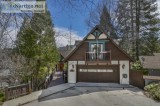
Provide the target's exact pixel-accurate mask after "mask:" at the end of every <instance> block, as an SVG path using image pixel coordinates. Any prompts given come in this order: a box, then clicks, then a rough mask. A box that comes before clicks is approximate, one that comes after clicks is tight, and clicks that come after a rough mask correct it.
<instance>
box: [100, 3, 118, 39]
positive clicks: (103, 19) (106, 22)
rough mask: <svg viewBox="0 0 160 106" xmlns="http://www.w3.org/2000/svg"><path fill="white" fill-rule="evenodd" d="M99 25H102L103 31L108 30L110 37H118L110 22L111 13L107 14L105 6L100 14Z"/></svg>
mask: <svg viewBox="0 0 160 106" xmlns="http://www.w3.org/2000/svg"><path fill="white" fill-rule="evenodd" d="M99 25H100V26H101V27H102V29H103V30H104V31H105V32H108V33H109V34H110V36H111V37H112V38H117V37H118V36H117V34H116V31H115V29H114V26H113V24H112V23H111V15H110V14H109V11H108V9H107V7H106V6H104V7H103V11H102V13H101V16H100V24H99Z"/></svg>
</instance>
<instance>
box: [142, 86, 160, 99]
mask: <svg viewBox="0 0 160 106" xmlns="http://www.w3.org/2000/svg"><path fill="white" fill-rule="evenodd" d="M144 89H145V90H146V91H147V92H148V93H149V96H150V97H151V98H153V99H155V100H158V101H160V83H151V84H149V85H147V86H146V87H145V88H144Z"/></svg>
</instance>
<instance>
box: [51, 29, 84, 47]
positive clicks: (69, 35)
mask: <svg viewBox="0 0 160 106" xmlns="http://www.w3.org/2000/svg"><path fill="white" fill-rule="evenodd" d="M54 30H55V32H56V44H57V46H58V47H62V46H66V45H70V43H71V45H74V43H75V41H76V40H82V37H80V36H79V35H78V34H77V32H76V31H74V30H71V31H70V30H69V29H67V28H63V27H55V28H54Z"/></svg>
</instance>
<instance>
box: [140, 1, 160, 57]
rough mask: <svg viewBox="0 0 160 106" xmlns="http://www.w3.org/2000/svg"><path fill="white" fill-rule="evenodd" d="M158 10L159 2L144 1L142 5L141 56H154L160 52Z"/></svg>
mask: <svg viewBox="0 0 160 106" xmlns="http://www.w3.org/2000/svg"><path fill="white" fill-rule="evenodd" d="M157 9H158V8H157V0H143V2H142V4H141V16H142V17H141V18H140V29H141V31H140V34H141V39H140V40H141V45H140V47H141V51H140V54H141V55H153V53H155V52H160V51H159V50H160V45H159V41H158V39H159V31H160V28H159V25H160V19H159V17H158V15H159V14H158V12H157Z"/></svg>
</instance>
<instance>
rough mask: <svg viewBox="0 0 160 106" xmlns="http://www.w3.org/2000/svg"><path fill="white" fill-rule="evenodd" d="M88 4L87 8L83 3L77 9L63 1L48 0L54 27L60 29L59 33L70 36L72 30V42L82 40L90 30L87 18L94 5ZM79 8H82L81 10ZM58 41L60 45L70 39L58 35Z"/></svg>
mask: <svg viewBox="0 0 160 106" xmlns="http://www.w3.org/2000/svg"><path fill="white" fill-rule="evenodd" d="M62 1H63V0H62ZM75 1H76V0H75ZM76 5H77V3H76ZM88 6H89V7H88V8H86V7H83V6H82V5H81V6H80V7H78V10H77V8H76V10H75V9H74V7H73V8H72V7H68V6H67V4H66V3H64V5H63V3H57V2H55V0H47V8H48V10H49V11H50V13H51V17H52V21H53V23H54V29H55V30H56V31H58V34H59V33H60V34H63V35H64V34H66V35H68V36H69V34H70V32H71V35H72V37H71V39H72V40H71V42H72V44H74V42H75V40H81V39H82V38H83V37H84V36H86V34H87V33H88V32H89V28H88V27H87V25H86V23H85V20H86V19H87V18H88V16H89V15H88V14H89V12H90V10H91V7H92V8H93V5H88ZM79 8H81V9H80V10H79ZM56 42H57V43H58V46H59V45H60V46H64V45H67V44H69V40H68V39H66V38H64V37H57V38H56ZM60 43H61V44H60Z"/></svg>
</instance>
